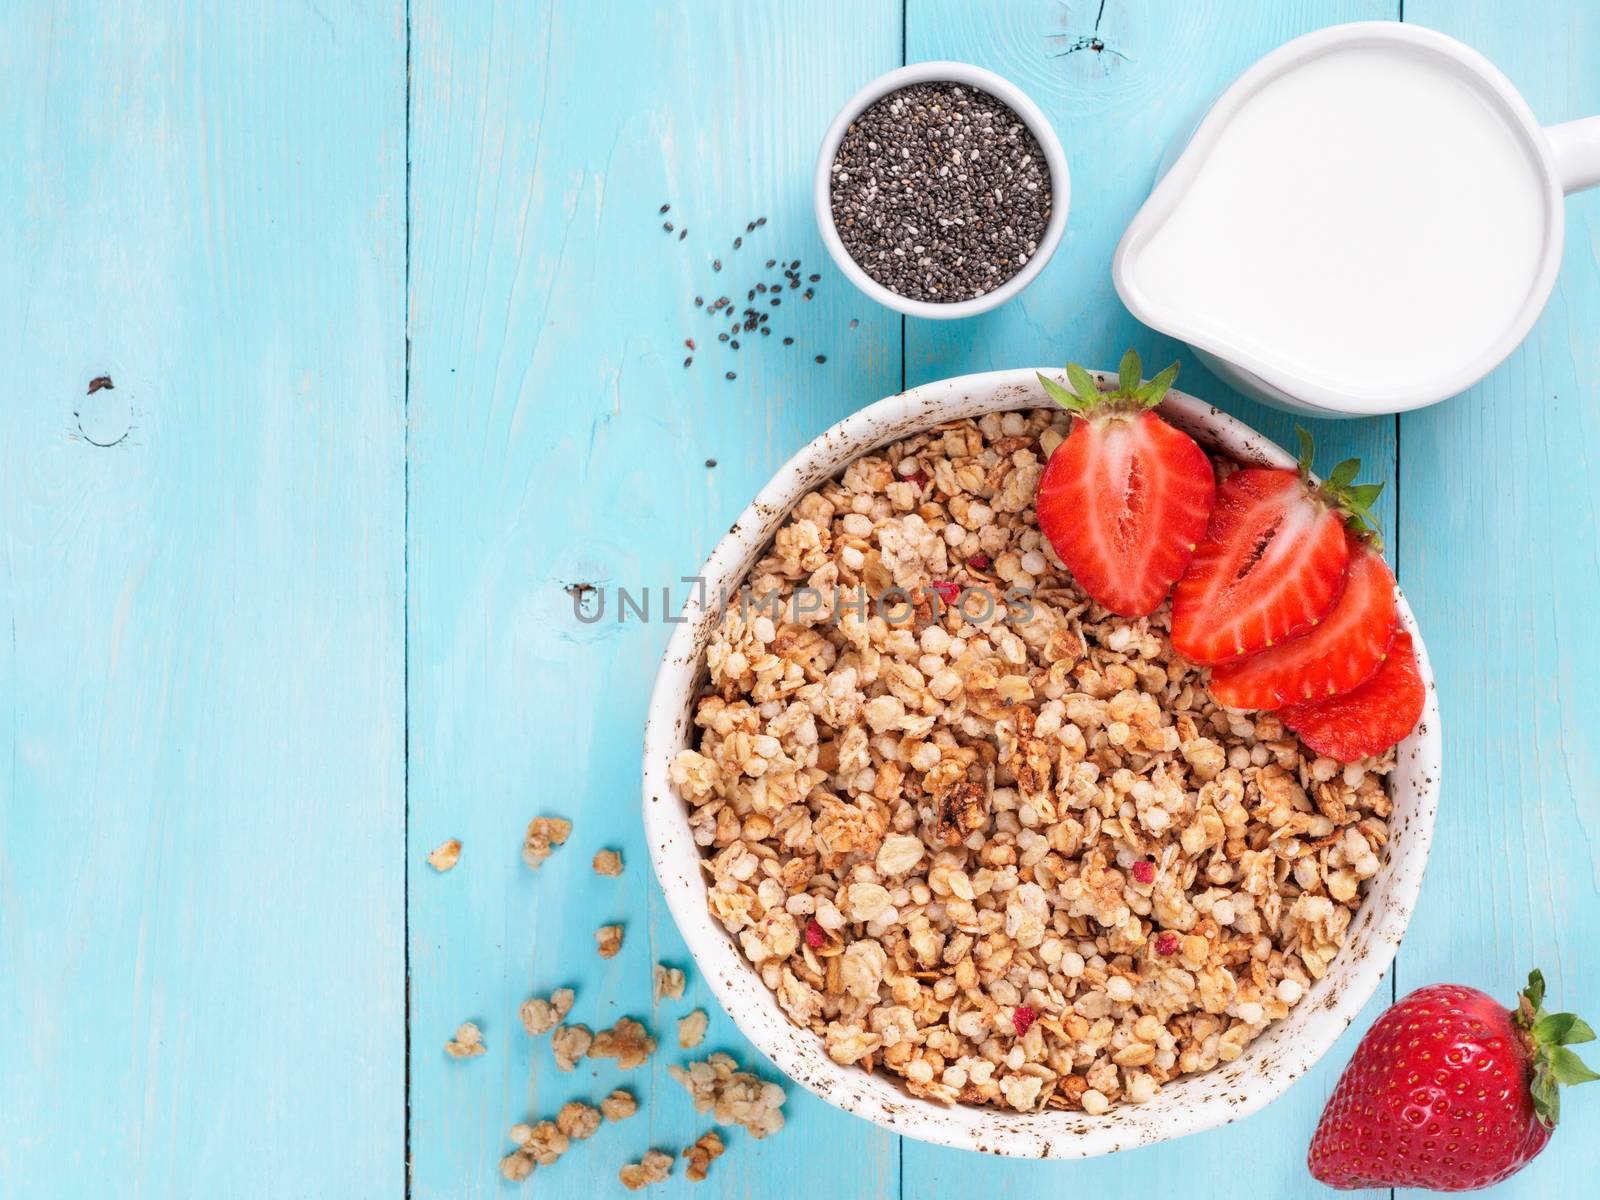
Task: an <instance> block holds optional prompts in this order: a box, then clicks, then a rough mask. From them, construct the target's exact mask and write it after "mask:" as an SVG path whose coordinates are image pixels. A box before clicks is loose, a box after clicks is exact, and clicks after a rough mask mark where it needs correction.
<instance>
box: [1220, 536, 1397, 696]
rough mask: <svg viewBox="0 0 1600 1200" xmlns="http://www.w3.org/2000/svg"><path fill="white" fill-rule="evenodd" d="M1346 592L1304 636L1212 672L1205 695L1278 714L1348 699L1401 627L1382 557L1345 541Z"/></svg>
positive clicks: (1378, 660)
mask: <svg viewBox="0 0 1600 1200" xmlns="http://www.w3.org/2000/svg"><path fill="white" fill-rule="evenodd" d="M1346 536H1347V537H1350V540H1351V542H1352V543H1353V544H1352V545H1351V547H1350V565H1349V567H1348V569H1347V570H1346V571H1345V583H1344V590H1343V591H1342V592H1340V593H1339V598H1338V599H1337V600H1335V601H1334V602H1333V607H1332V608H1331V609H1329V610H1328V614H1327V616H1325V617H1323V618H1322V620H1321V621H1319V622H1318V623H1317V624H1315V625H1313V626H1312V627H1311V630H1310V632H1308V633H1303V634H1301V635H1300V636H1299V637H1295V638H1290V639H1289V640H1288V641H1286V642H1279V643H1278V644H1277V645H1276V646H1273V647H1271V648H1270V649H1267V650H1263V651H1261V652H1260V653H1259V654H1252V655H1250V656H1249V657H1248V658H1238V659H1234V660H1233V661H1232V662H1226V663H1223V664H1222V665H1221V666H1219V667H1217V668H1216V669H1215V670H1214V671H1212V672H1211V694H1212V695H1213V696H1215V697H1216V698H1217V701H1218V703H1221V704H1225V705H1227V706H1228V707H1229V708H1239V709H1267V708H1281V707H1282V706H1283V705H1285V704H1294V703H1296V702H1298V701H1302V700H1322V699H1326V698H1327V697H1329V696H1337V695H1339V694H1340V693H1341V692H1348V691H1349V690H1350V689H1351V688H1353V687H1355V686H1356V685H1358V684H1359V683H1361V681H1362V680H1364V679H1366V678H1367V677H1368V676H1369V675H1371V674H1372V673H1373V672H1374V671H1376V670H1377V669H1378V665H1379V664H1380V663H1381V662H1383V652H1384V651H1385V650H1387V649H1388V648H1389V642H1390V641H1391V640H1392V639H1393V638H1394V631H1395V629H1396V627H1397V625H1398V622H1399V613H1398V612H1397V610H1396V609H1395V601H1394V575H1393V574H1392V573H1391V572H1390V570H1389V567H1388V565H1387V564H1386V563H1385V562H1384V561H1383V557H1382V555H1380V554H1378V553H1377V552H1376V551H1374V550H1371V549H1369V548H1368V547H1366V546H1364V545H1362V544H1361V542H1360V541H1359V540H1358V539H1356V538H1355V537H1353V536H1352V535H1349V534H1347V535H1346Z"/></svg>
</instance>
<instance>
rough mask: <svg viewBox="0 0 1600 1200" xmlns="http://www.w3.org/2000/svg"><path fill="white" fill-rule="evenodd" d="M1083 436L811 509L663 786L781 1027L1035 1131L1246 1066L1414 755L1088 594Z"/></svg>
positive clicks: (1012, 443) (961, 447)
mask: <svg viewBox="0 0 1600 1200" xmlns="http://www.w3.org/2000/svg"><path fill="white" fill-rule="evenodd" d="M1070 420H1071V417H1070V416H1069V415H1068V414H1067V413H1066V412H1063V411H1046V410H1036V411H1032V412H1017V413H1005V414H999V413H995V414H990V415H987V416H984V417H982V418H981V419H978V420H975V421H972V420H969V421H955V422H950V423H947V424H945V425H942V426H939V427H938V428H936V429H934V430H931V431H928V432H925V433H920V434H917V435H914V436H912V437H909V438H906V439H903V440H902V441H899V442H897V443H895V444H893V445H890V446H888V447H885V448H883V449H881V450H878V451H875V452H874V453H872V454H870V455H868V456H866V457H864V458H861V459H859V460H857V461H856V462H854V463H853V464H851V465H850V466H849V467H848V468H847V469H846V470H845V471H844V473H843V474H842V476H841V477H840V478H839V479H836V480H832V481H829V482H827V483H824V484H822V485H821V486H820V487H819V488H817V489H816V490H815V491H813V492H812V493H810V494H809V495H807V496H805V497H804V498H803V499H802V500H801V501H800V502H799V504H798V505H796V507H795V510H794V512H793V513H792V514H791V516H790V518H789V519H788V521H787V522H786V523H785V524H784V525H783V526H782V527H780V528H779V530H778V531H777V534H776V536H775V538H774V540H773V543H772V546H771V547H770V548H769V550H768V551H767V552H766V554H765V555H764V556H763V557H762V558H761V559H760V560H759V561H758V562H757V563H756V565H755V567H754V568H753V569H752V571H751V574H750V577H749V580H748V584H749V593H750V597H751V598H750V599H749V601H748V603H747V604H745V605H744V606H742V608H741V605H740V604H739V603H738V602H737V601H735V602H732V603H730V605H729V607H728V610H727V612H726V613H725V614H724V617H723V620H722V622H721V624H720V626H719V627H718V629H717V630H716V632H715V633H714V635H713V636H712V639H711V641H710V644H709V645H708V647H707V650H706V662H707V666H708V668H709V673H710V679H709V684H708V686H707V689H706V691H705V693H704V694H703V695H702V696H701V697H700V699H699V701H698V703H697V706H696V710H695V716H694V722H695V725H696V727H697V729H698V731H699V732H698V734H697V742H696V745H695V747H694V748H693V749H686V750H684V751H682V752H681V753H680V754H679V755H678V757H677V759H676V760H675V762H674V763H673V766H672V779H673V782H674V783H675V784H676V786H677V788H678V790H679V793H680V794H681V795H682V797H683V799H684V800H685V801H686V803H687V804H688V806H689V809H690V824H691V826H692V827H693V829H694V832H695V838H696V841H697V842H698V843H699V844H700V845H701V846H702V847H703V849H704V851H705V854H706V856H707V857H706V861H705V863H704V866H705V869H706V872H707V874H708V876H709V879H710V900H709V903H710V907H711V910H712V912H713V913H714V915H715V916H716V917H717V918H718V919H719V920H720V921H721V923H722V924H723V925H724V927H725V928H727V930H728V931H729V932H730V933H731V934H732V935H733V936H734V937H735V939H736V941H737V943H738V945H739V947H740V948H741V950H742V951H743V953H744V955H745V957H746V958H747V959H748V960H749V961H750V963H751V964H752V966H753V967H754V968H755V969H756V971H757V972H758V973H759V974H760V976H761V978H762V980H763V981H764V982H765V983H766V985H767V986H768V987H769V988H771V989H772V990H773V991H774V992H775V993H776V994H777V999H778V1003H779V1004H780V1006H781V1007H782V1008H783V1010H784V1012H785V1013H787V1014H788V1016H789V1018H790V1019H791V1020H792V1021H793V1022H795V1023H796V1024H797V1025H801V1026H804V1027H806V1028H809V1029H810V1030H812V1031H813V1032H814V1033H816V1034H817V1035H818V1036H819V1037H820V1038H822V1039H823V1040H824V1043H825V1045H826V1048H827V1050H828V1053H829V1054H830V1055H831V1056H832V1057H833V1058H834V1059H835V1061H837V1062H840V1063H844V1064H849V1063H858V1064H860V1065H861V1066H862V1067H864V1068H866V1069H868V1070H876V1069H885V1070H887V1071H889V1072H891V1073H893V1074H895V1075H897V1076H900V1077H901V1078H902V1079H903V1080H904V1083H905V1086H906V1087H907V1089H908V1090H909V1091H910V1092H911V1093H912V1094H914V1095H918V1096H926V1097H930V1098H934V1099H938V1100H942V1101H947V1102H953V1101H962V1102H966V1103H976V1104H996V1105H1001V1106H1004V1107H1006V1108H1010V1109H1015V1110H1017V1111H1023V1112H1027V1111H1038V1110H1041V1109H1045V1108H1058V1109H1082V1110H1084V1111H1087V1112H1089V1113H1096V1112H1103V1111H1105V1110H1107V1109H1108V1108H1109V1107H1110V1106H1111V1105H1112V1104H1117V1103H1124V1102H1132V1103H1144V1102H1146V1101H1148V1100H1150V1099H1151V1098H1153V1097H1154V1096H1155V1095H1156V1094H1157V1093H1158V1092H1159V1090H1160V1089H1161V1086H1162V1085H1163V1084H1165V1083H1167V1082H1168V1081H1170V1080H1173V1079H1175V1078H1177V1077H1178V1076H1180V1075H1184V1074H1187V1073H1190V1072H1198V1071H1205V1070H1208V1069H1209V1068H1211V1067H1213V1066H1215V1065H1216V1064H1218V1063H1221V1062H1229V1061H1232V1060H1233V1059H1236V1058H1237V1057H1238V1056H1239V1055H1240V1054H1241V1053H1242V1052H1243V1050H1244V1048H1245V1047H1246V1046H1247V1045H1248V1044H1249V1043H1250V1041H1251V1040H1252V1039H1254V1038H1255V1037H1256V1036H1258V1035H1259V1034H1260V1033H1261V1032H1262V1031H1263V1030H1264V1029H1266V1028H1267V1027H1268V1026H1269V1025H1270V1024H1271V1022H1273V1021H1275V1020H1277V1019H1279V1018H1281V1017H1283V1016H1284V1015H1286V1014H1287V1013H1288V1012H1289V1010H1290V1009H1291V1008H1292V1007H1293V1006H1294V1005H1295V1004H1296V1003H1298V1002H1299V1000H1300V999H1301V998H1302V997H1303V996H1304V995H1305V994H1306V992H1307V990H1308V988H1309V987H1310V986H1311V984H1312V983H1313V982H1314V981H1315V980H1317V979H1320V978H1322V976H1323V975H1324V973H1325V972H1326V971H1327V970H1328V966H1329V964H1330V963H1331V961H1332V960H1333V958H1334V956H1335V954H1337V953H1338V950H1339V947H1340V945H1341V943H1342V942H1343V941H1344V938H1345V934H1346V931H1347V929H1348V927H1349V924H1350V921H1351V918H1352V917H1353V915H1354V914H1355V911H1356V909H1357V908H1358V907H1359V905H1360V902H1361V893H1362V889H1363V887H1364V885H1365V883H1366V881H1367V880H1368V879H1370V878H1371V877H1372V876H1373V875H1374V874H1376V872H1377V871H1378V867H1379V861H1380V858H1381V856H1382V854H1383V849H1384V845H1385V843H1386V842H1387V840H1388V837H1389V830H1388V828H1387V826H1386V824H1385V819H1386V818H1387V817H1388V815H1389V811H1390V804H1389V799H1388V796H1387V795H1386V794H1385V792H1384V786H1383V776H1384V775H1385V774H1387V773H1388V771H1389V770H1390V769H1391V767H1392V765H1393V754H1392V752H1391V753H1390V754H1388V755H1386V756H1383V757H1381V758H1379V759H1375V760H1367V761H1365V762H1360V763H1354V764H1351V765H1348V766H1344V765H1341V764H1340V763H1337V762H1335V761H1334V760H1332V759H1330V758H1321V757H1317V756H1316V755H1314V754H1312V753H1311V752H1309V751H1308V750H1307V749H1306V748H1305V747H1304V746H1303V745H1302V744H1301V743H1300V742H1299V741H1298V739H1296V738H1295V736H1294V735H1293V734H1292V733H1291V732H1290V731H1289V730H1287V729H1286V728H1285V727H1284V725H1283V723H1282V722H1281V720H1280V719H1279V718H1278V717H1277V716H1275V715H1272V714H1270V713H1256V714H1250V715H1246V714H1242V713H1238V712H1231V711H1228V710H1225V709H1223V708H1221V707H1219V706H1218V705H1217V703H1216V702H1215V700H1214V699H1213V698H1212V696H1211V695H1210V694H1209V692H1208V691H1207V686H1206V680H1207V676H1206V675H1205V673H1204V672H1203V671H1201V670H1199V669H1197V668H1195V667H1194V666H1192V665H1191V664H1189V663H1187V662H1185V661H1184V660H1183V659H1181V658H1179V657H1178V656H1176V655H1175V654H1174V653H1173V651H1172V648H1171V642H1170V638H1169V633H1168V627H1169V624H1170V609H1169V608H1168V607H1167V606H1165V605H1164V606H1163V607H1162V608H1160V609H1158V610H1157V611H1156V613H1155V614H1153V615H1152V616H1150V617H1148V618H1142V619H1124V618H1119V617H1116V616H1113V615H1111V614H1109V613H1107V612H1106V611H1105V610H1103V609H1100V608H1098V607H1097V606H1095V605H1093V604H1092V603H1091V602H1090V601H1089V600H1088V599H1087V598H1086V597H1085V596H1084V595H1083V593H1082V592H1081V591H1080V590H1079V589H1078V587H1077V586H1076V584H1075V583H1074V582H1073V581H1072V579H1071V577H1070V575H1069V574H1068V572H1067V571H1066V569H1065V568H1064V567H1063V566H1062V565H1061V563H1060V560H1059V559H1058V558H1057V557H1056V555H1055V552H1054V550H1053V549H1052V548H1051V546H1050V544H1049V542H1048V541H1047V540H1046V539H1045V538H1044V537H1043V536H1042V535H1041V534H1040V532H1039V529H1038V527H1037V525H1036V523H1035V520H1034V513H1033V510H1032V504H1033V496H1034V493H1035V491H1036V489H1037V486H1038V481H1039V476H1040V473H1041V471H1042V469H1043V466H1044V463H1045V461H1046V460H1047V459H1048V458H1049V456H1050V453H1051V452H1052V451H1053V450H1054V449H1055V447H1056V446H1057V445H1059V444H1060V443H1061V441H1062V439H1063V438H1064V437H1065V435H1066V433H1067V431H1068V428H1069V422H1070ZM1216 466H1217V469H1218V471H1219V472H1220V473H1223V474H1226V473H1228V472H1230V471H1231V470H1232V469H1233V468H1232V466H1231V464H1228V463H1226V462H1218V463H1216ZM802 588H804V589H810V590H808V591H805V592H802V593H800V594H798V595H797V594H796V593H797V589H802ZM835 588H837V589H839V591H838V593H837V594H836V593H835V592H834V589H835ZM860 589H864V592H865V597H866V599H865V602H864V603H863V602H861V601H860V600H859V599H856V597H858V596H859V594H860V593H859V590H860ZM773 593H776V594H777V596H778V597H780V600H779V601H778V602H777V603H774V602H773V601H772V600H770V599H769V600H765V601H763V600H762V599H761V598H762V597H768V596H770V595H772V594H773ZM1024 593H1025V594H1026V597H1025V598H1021V596H1022V594H1024ZM964 595H965V599H963V596H964ZM880 603H881V607H880ZM968 614H970V616H969V615H968ZM890 617H892V618H893V621H892V622H891V620H889V619H888V618H890ZM1024 618H1026V619H1024ZM675 1070H676V1069H675Z"/></svg>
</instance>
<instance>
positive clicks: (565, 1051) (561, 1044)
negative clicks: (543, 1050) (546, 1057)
mask: <svg viewBox="0 0 1600 1200" xmlns="http://www.w3.org/2000/svg"><path fill="white" fill-rule="evenodd" d="M593 1044H594V1034H592V1033H590V1032H589V1027H588V1026H587V1025H562V1026H561V1027H560V1028H558V1029H557V1030H556V1031H555V1032H554V1033H552V1034H551V1035H550V1052H551V1053H552V1054H554V1055H555V1058H556V1066H557V1067H559V1068H560V1069H561V1070H563V1071H575V1070H577V1069H578V1060H579V1059H580V1058H582V1057H583V1056H584V1055H585V1054H587V1053H588V1052H589V1047H590V1046H592V1045H593Z"/></svg>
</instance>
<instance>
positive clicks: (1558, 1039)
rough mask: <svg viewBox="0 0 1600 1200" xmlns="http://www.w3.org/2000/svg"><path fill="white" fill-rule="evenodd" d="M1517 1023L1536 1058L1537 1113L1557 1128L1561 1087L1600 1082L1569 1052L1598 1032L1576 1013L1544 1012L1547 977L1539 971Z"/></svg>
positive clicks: (1532, 1089)
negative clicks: (1570, 1046) (1524, 1031)
mask: <svg viewBox="0 0 1600 1200" xmlns="http://www.w3.org/2000/svg"><path fill="white" fill-rule="evenodd" d="M1515 1020H1516V1022H1517V1024H1518V1025H1520V1026H1521V1027H1522V1028H1523V1029H1525V1030H1527V1037H1528V1043H1529V1050H1530V1052H1531V1054H1532V1056H1533V1083H1532V1084H1531V1085H1530V1086H1529V1089H1528V1090H1529V1092H1530V1094H1531V1095H1532V1097H1533V1108H1534V1112H1535V1113H1537V1114H1538V1117H1539V1121H1540V1123H1541V1124H1542V1125H1544V1127H1545V1128H1546V1129H1553V1128H1554V1127H1555V1125H1556V1122H1558V1121H1559V1120H1560V1119H1561V1085H1562V1084H1567V1085H1569V1086H1570V1085H1572V1084H1578V1083H1588V1082H1590V1081H1591V1080H1595V1079H1600V1074H1596V1073H1595V1072H1593V1071H1591V1070H1590V1069H1589V1067H1588V1065H1587V1064H1586V1063H1585V1062H1584V1061H1583V1059H1581V1058H1579V1057H1578V1056H1577V1055H1576V1054H1574V1053H1573V1052H1572V1051H1571V1050H1568V1049H1567V1047H1568V1046H1569V1045H1574V1044H1577V1043H1580V1042H1592V1041H1594V1036H1595V1035H1594V1030H1593V1029H1591V1028H1590V1027H1589V1024H1588V1022H1586V1021H1584V1020H1582V1019H1580V1018H1579V1017H1576V1016H1574V1015H1573V1014H1572V1013H1547V1012H1545V1011H1544V976H1543V975H1542V974H1541V973H1540V972H1538V971H1532V972H1530V973H1529V975H1528V986H1527V987H1526V988H1525V989H1523V992H1522V995H1521V997H1520V998H1519V1000H1518V1005H1517V1012H1516V1014H1515Z"/></svg>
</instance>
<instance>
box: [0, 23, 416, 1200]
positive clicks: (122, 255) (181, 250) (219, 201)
mask: <svg viewBox="0 0 1600 1200" xmlns="http://www.w3.org/2000/svg"><path fill="white" fill-rule="evenodd" d="M402 15H403V10H402V8H401V6H400V5H399V4H398V3H382V4H366V5H360V6H354V5H347V4H341V3H326V4H323V5H322V6H321V8H320V9H319V8H317V7H315V6H292V7H291V6H277V5H267V6H254V5H201V6H192V7H189V8H186V9H183V10H179V9H175V8H173V7H171V6H169V5H165V4H160V3H143V2H127V3H95V2H89V0H78V2H74V3H62V4H53V5H10V6H8V7H7V14H6V16H7V19H6V32H5V36H4V37H3V38H0V111H4V112H5V114H6V121H7V136H6V137H5V139H4V140H3V143H0V358H3V360H4V362H5V364H6V369H5V374H4V383H3V390H4V394H3V401H0V727H3V728H5V729H6V730H7V735H8V736H5V737H4V738H0V1023H3V1025H4V1029H5V1033H4V1034H0V1195H4V1196H6V1197H8V1198H12V1197H14V1198H18V1200H40V1198H48V1200H67V1198H69V1197H70V1198H76V1197H84V1196H109V1195H117V1196H130V1197H158V1196H159V1197H166V1196H195V1197H206V1198H211V1197H217V1196H239V1197H246V1196H306V1197H313V1196H327V1197H351V1196H368V1195H373V1196H376V1195H384V1196H398V1195H400V1194H401V1191H402V1188H403V1184H404V1146H403V1137H404V1068H405V1063H404V993H403V981H404V973H403V962H402V938H401V934H400V930H401V925H402V920H403V909H402V894H403V887H402V882H401V870H402V864H403V857H402V843H403V821H404V808H403V761H402V742H401V730H402V721H403V711H402V704H403V692H402V684H401V660H402V644H401V638H402V621H401V618H400V612H401V603H402V598H403V578H402V562H403V548H404V542H403V532H402V522H403V513H404V500H403V490H402V487H403V479H402V473H403V465H404V452H403V442H402V435H403V424H402V403H401V396H402V389H403V379H402V370H403V348H404V330H403V304H404V296H403V263H404V237H403V225H402V221H403V212H404V209H403V200H404V164H405V145H404V94H405V92H404V89H405V41H404V26H403V20H402ZM99 375H109V376H110V377H111V378H112V381H113V383H114V387H112V388H111V389H102V390H100V391H97V392H96V393H95V394H93V395H86V391H87V386H86V385H87V384H88V382H89V381H90V379H92V378H93V377H96V376H99Z"/></svg>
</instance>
